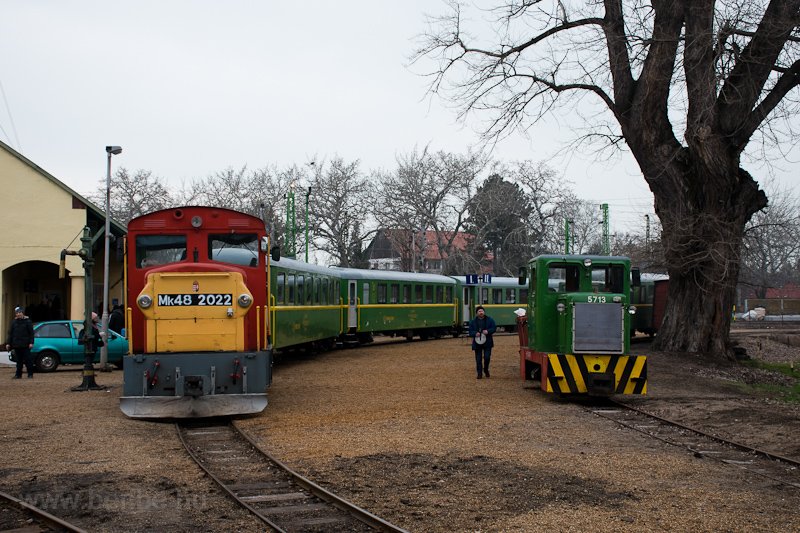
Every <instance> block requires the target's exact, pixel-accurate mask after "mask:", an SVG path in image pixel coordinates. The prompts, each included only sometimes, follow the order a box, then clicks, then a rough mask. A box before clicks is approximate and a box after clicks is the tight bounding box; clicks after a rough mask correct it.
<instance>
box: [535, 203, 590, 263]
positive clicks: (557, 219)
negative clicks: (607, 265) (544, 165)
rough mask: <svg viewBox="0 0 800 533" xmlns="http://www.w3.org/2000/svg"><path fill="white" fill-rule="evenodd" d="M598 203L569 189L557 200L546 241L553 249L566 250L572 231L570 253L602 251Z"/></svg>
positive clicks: (554, 250) (554, 251)
mask: <svg viewBox="0 0 800 533" xmlns="http://www.w3.org/2000/svg"><path fill="white" fill-rule="evenodd" d="M600 222H601V220H600V211H599V209H598V206H597V204H595V203H592V202H587V201H586V200H581V199H580V198H578V197H577V196H575V194H574V193H573V192H571V191H566V192H565V193H564V194H562V196H561V197H560V198H559V200H558V203H557V204H556V208H555V214H554V216H553V219H552V224H550V225H549V226H547V228H546V232H545V233H544V242H545V244H546V246H547V247H548V251H549V252H550V253H564V252H565V251H566V250H565V244H566V240H567V235H566V232H567V231H569V253H575V254H599V253H600V251H601V239H602V228H601V225H600Z"/></svg>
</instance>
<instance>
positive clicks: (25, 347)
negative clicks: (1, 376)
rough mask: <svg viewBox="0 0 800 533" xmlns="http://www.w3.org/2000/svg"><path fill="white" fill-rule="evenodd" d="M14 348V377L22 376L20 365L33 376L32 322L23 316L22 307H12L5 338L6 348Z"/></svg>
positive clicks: (23, 310)
mask: <svg viewBox="0 0 800 533" xmlns="http://www.w3.org/2000/svg"><path fill="white" fill-rule="evenodd" d="M12 348H13V349H14V353H15V354H16V356H17V357H16V359H17V372H16V374H14V379H19V378H21V377H22V365H23V363H24V364H25V368H27V370H28V377H29V378H32V377H33V358H32V356H31V348H33V323H32V322H31V319H30V318H28V317H26V316H25V309H23V308H22V307H15V308H14V320H12V321H11V327H10V328H9V329H8V337H7V339H6V350H11V349H12Z"/></svg>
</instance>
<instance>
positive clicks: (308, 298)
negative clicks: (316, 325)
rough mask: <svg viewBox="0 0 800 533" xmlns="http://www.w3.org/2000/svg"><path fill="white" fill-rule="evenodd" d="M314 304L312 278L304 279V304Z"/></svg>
mask: <svg viewBox="0 0 800 533" xmlns="http://www.w3.org/2000/svg"><path fill="white" fill-rule="evenodd" d="M313 303H314V278H312V277H311V276H308V277H306V304H309V305H310V304H313Z"/></svg>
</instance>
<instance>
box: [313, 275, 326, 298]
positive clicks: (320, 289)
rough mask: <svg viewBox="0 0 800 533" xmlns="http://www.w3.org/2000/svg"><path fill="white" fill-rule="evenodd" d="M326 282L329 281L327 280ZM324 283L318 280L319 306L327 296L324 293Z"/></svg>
mask: <svg viewBox="0 0 800 533" xmlns="http://www.w3.org/2000/svg"><path fill="white" fill-rule="evenodd" d="M325 281H327V280H325ZM322 282H323V280H321V279H318V280H317V283H316V287H317V292H316V299H315V302H316V303H318V304H321V303H322V300H324V299H325V296H324V294H323V291H322Z"/></svg>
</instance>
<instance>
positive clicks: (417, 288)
mask: <svg viewBox="0 0 800 533" xmlns="http://www.w3.org/2000/svg"><path fill="white" fill-rule="evenodd" d="M414 303H417V304H421V303H422V285H414Z"/></svg>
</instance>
